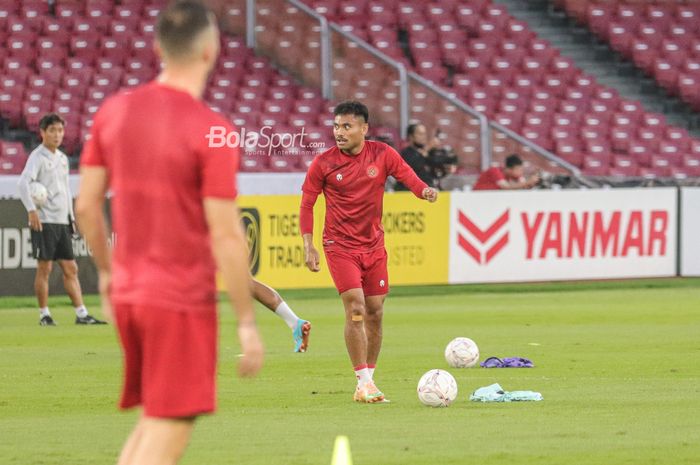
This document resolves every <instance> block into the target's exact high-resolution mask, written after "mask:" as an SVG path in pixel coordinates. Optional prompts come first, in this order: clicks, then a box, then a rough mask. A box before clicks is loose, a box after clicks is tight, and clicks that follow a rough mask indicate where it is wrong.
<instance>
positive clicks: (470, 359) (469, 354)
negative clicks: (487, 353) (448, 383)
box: [445, 337, 479, 368]
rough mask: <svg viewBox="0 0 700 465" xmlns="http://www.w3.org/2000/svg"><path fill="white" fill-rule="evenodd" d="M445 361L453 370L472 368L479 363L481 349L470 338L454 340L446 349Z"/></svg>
mask: <svg viewBox="0 0 700 465" xmlns="http://www.w3.org/2000/svg"><path fill="white" fill-rule="evenodd" d="M445 360H447V364H448V365H450V366H451V367H452V368H471V367H473V366H474V365H476V364H477V363H478V362H479V348H478V347H477V345H476V343H475V342H474V341H472V340H471V339H469V338H468V337H458V338H455V339H452V341H450V343H449V344H447V347H445Z"/></svg>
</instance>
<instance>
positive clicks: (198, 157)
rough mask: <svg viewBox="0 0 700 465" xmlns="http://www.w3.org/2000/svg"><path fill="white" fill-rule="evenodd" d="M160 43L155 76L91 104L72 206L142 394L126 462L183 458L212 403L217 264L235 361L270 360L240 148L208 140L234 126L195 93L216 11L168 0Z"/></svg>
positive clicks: (211, 45)
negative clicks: (234, 328)
mask: <svg viewBox="0 0 700 465" xmlns="http://www.w3.org/2000/svg"><path fill="white" fill-rule="evenodd" d="M155 48H156V52H157V53H158V55H159V56H160V57H161V59H162V60H163V63H164V67H163V71H162V73H161V74H160V76H158V78H157V80H155V81H153V82H151V83H148V84H146V85H143V86H140V87H137V88H135V89H132V90H129V91H126V92H121V93H118V94H117V95H115V96H113V97H110V98H109V99H107V101H106V102H105V103H104V105H103V106H102V107H101V108H100V110H99V111H98V113H97V114H96V116H95V121H94V125H93V129H92V135H91V138H90V140H89V142H88V144H87V146H86V148H85V150H84V151H83V154H82V159H81V165H82V166H81V188H80V195H79V198H78V202H77V207H76V210H77V212H78V219H79V221H80V225H81V229H82V231H83V233H84V235H85V237H86V239H87V241H88V243H89V245H90V247H91V248H92V251H93V258H94V260H95V263H96V265H97V269H98V272H99V279H100V281H99V285H100V294H101V297H102V306H103V310H104V311H105V313H106V314H107V315H111V314H113V318H114V320H115V321H116V326H117V328H118V332H119V338H120V341H121V344H122V348H123V352H124V374H125V376H124V389H123V391H122V397H121V402H120V406H121V407H122V408H130V407H135V406H138V405H141V406H142V407H143V413H142V415H141V417H140V419H139V420H138V423H137V425H136V427H135V428H134V430H133V432H132V433H131V435H130V436H129V439H128V440H127V441H126V444H125V445H124V448H123V449H122V452H121V454H120V457H119V461H118V465H137V464H138V465H144V464H148V465H174V464H176V463H177V462H178V461H179V459H180V457H181V456H182V454H183V452H184V450H185V447H186V446H187V443H188V441H189V438H190V435H191V432H192V428H193V426H194V422H195V419H196V417H197V416H198V415H202V414H205V413H209V412H213V411H214V409H215V396H216V393H215V378H216V359H217V332H218V328H217V326H218V323H217V310H216V301H217V292H216V283H215V273H216V269H217V267H218V269H219V271H220V272H221V274H222V276H223V279H224V282H225V285H226V287H227V289H228V292H229V295H230V297H231V300H232V302H233V306H234V308H235V310H236V313H237V316H238V336H239V339H240V344H241V349H242V351H243V358H242V359H241V362H240V364H239V367H238V368H239V374H240V375H242V376H253V375H255V374H256V373H257V372H258V370H259V369H260V367H261V365H262V360H263V348H262V343H261V341H260V338H259V335H258V331H257V328H256V325H255V319H254V314H253V304H252V299H251V294H250V293H251V278H250V274H249V272H248V256H247V247H246V241H245V236H244V234H243V230H242V227H241V223H240V220H239V213H238V208H237V206H236V202H235V198H236V194H237V191H236V171H237V166H238V152H237V150H236V149H232V148H229V147H226V146H223V147H213V146H212V145H211V144H209V141H208V139H207V138H206V135H207V134H208V133H209V132H210V128H211V127H212V126H222V125H223V126H225V127H226V128H227V129H228V130H232V128H230V127H229V126H228V124H227V122H226V121H225V120H224V119H223V118H221V117H220V116H219V115H217V114H216V113H214V112H213V111H211V110H210V109H209V108H207V106H206V105H205V104H204V103H203V102H201V100H200V99H201V95H202V92H203V91H204V88H205V86H206V82H207V76H208V75H209V72H210V71H211V69H212V68H213V67H214V64H215V63H216V59H217V56H218V52H219V34H218V29H217V27H216V18H214V17H213V15H212V14H211V13H210V12H209V11H208V10H207V9H206V8H205V7H204V6H203V5H202V4H200V3H199V2H194V1H180V2H172V4H171V5H170V6H169V7H168V8H167V9H165V10H164V11H163V12H162V13H161V15H160V17H159V18H158V25H157V30H156V43H155ZM107 190H110V191H111V192H112V194H113V197H112V227H113V230H114V232H115V233H116V237H117V240H116V245H115V247H114V250H113V252H112V254H113V258H112V254H111V253H110V250H109V248H108V246H107V234H106V231H107V227H106V221H105V218H104V215H103V213H102V211H103V210H102V208H103V205H104V197H105V193H106V192H107ZM112 306H113V310H112Z"/></svg>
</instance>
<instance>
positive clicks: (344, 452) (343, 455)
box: [331, 436, 352, 465]
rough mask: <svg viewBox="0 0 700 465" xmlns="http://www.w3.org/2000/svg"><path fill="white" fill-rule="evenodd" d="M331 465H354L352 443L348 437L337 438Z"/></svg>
mask: <svg viewBox="0 0 700 465" xmlns="http://www.w3.org/2000/svg"><path fill="white" fill-rule="evenodd" d="M331 465H352V455H350V441H348V437H347V436H338V437H337V438H335V446H333V460H332V461H331Z"/></svg>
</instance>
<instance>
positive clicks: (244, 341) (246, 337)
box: [238, 322, 265, 378]
mask: <svg viewBox="0 0 700 465" xmlns="http://www.w3.org/2000/svg"><path fill="white" fill-rule="evenodd" d="M238 340H239V341H240V343H241V349H242V351H243V356H242V357H241V359H240V362H239V363H238V376H240V377H241V378H250V377H253V376H255V375H257V374H258V372H259V371H260V369H261V368H262V365H263V359H264V358H265V356H264V349H263V344H262V340H261V339H260V334H259V333H258V328H257V326H256V325H255V323H254V322H252V323H246V324H240V325H238Z"/></svg>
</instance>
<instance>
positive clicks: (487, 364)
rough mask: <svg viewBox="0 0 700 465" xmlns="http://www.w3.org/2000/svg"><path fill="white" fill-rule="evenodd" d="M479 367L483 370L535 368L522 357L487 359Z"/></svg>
mask: <svg viewBox="0 0 700 465" xmlns="http://www.w3.org/2000/svg"><path fill="white" fill-rule="evenodd" d="M480 365H481V366H482V367H484V368H532V367H534V366H535V364H534V363H532V360H528V359H526V358H522V357H506V358H504V359H503V360H501V359H500V358H498V357H489V358H487V359H486V360H484V361H483V362H481V363H480Z"/></svg>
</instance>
